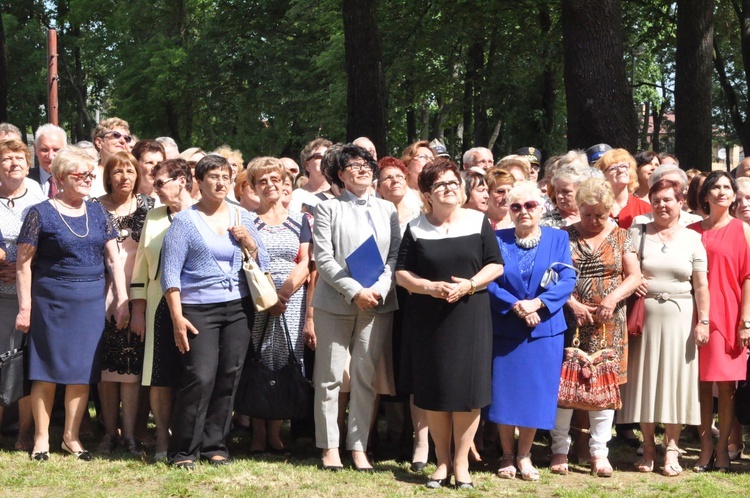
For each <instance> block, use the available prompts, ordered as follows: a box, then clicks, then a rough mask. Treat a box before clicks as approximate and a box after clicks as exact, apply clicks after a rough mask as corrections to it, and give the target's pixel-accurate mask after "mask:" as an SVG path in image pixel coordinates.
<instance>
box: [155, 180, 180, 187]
mask: <svg viewBox="0 0 750 498" xmlns="http://www.w3.org/2000/svg"><path fill="white" fill-rule="evenodd" d="M172 180H177V178H168V179H166V180H156V181H155V182H154V187H155V188H164V185H166V184H167V183H169V182H171V181H172Z"/></svg>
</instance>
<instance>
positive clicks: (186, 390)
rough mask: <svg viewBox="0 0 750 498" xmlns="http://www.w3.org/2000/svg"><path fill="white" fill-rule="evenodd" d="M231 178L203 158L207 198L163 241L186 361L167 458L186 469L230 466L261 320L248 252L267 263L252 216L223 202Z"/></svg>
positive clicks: (199, 171) (214, 159) (167, 288)
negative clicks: (245, 264)
mask: <svg viewBox="0 0 750 498" xmlns="http://www.w3.org/2000/svg"><path fill="white" fill-rule="evenodd" d="M231 175H232V170H231V169H230V167H229V163H228V162H227V161H226V159H224V158H223V157H221V156H218V155H208V156H206V157H204V158H203V159H201V161H200V162H199V163H198V164H197V165H196V167H195V179H196V181H197V182H198V185H199V187H200V191H201V200H200V201H198V203H196V204H195V205H193V207H192V208H190V209H187V210H185V211H181V212H180V213H179V214H178V215H177V216H175V218H174V221H173V222H172V226H171V227H170V228H169V231H168V232H167V235H166V236H165V238H164V248H163V252H162V265H163V273H162V278H161V285H162V288H163V289H164V295H165V299H166V301H167V304H168V306H169V312H170V315H171V316H172V322H173V324H174V336H175V343H176V344H177V348H178V349H179V350H180V352H181V353H182V361H183V372H182V376H181V379H180V385H179V387H178V389H177V392H176V399H175V405H174V413H175V417H174V420H173V423H172V438H171V439H170V443H169V461H170V463H171V464H173V465H175V466H176V467H180V468H184V469H188V470H189V469H193V468H194V467H195V463H194V462H195V461H196V460H197V459H199V458H204V459H207V460H208V461H209V462H210V463H211V464H212V465H226V464H228V463H229V453H228V451H227V447H226V444H225V441H226V437H227V434H228V433H229V425H230V420H231V416H232V406H233V405H234V395H235V392H236V390H237V384H238V382H239V379H240V373H241V371H242V365H243V364H244V361H245V355H246V354H247V349H248V345H249V344H250V332H249V331H250V330H251V329H252V327H253V320H254V316H255V312H254V307H253V303H252V298H251V297H250V292H249V289H248V287H247V282H246V280H245V276H244V273H243V272H242V271H241V269H242V251H243V248H244V249H245V250H247V251H249V252H250V254H251V255H252V257H254V258H257V260H258V262H259V264H260V266H261V268H264V269H265V268H267V267H268V263H269V258H268V253H267V252H266V249H265V247H263V243H262V242H261V239H260V237H259V235H258V232H257V231H256V230H255V226H254V224H253V221H252V219H251V218H250V216H249V214H248V213H247V212H246V211H240V210H239V209H238V208H235V207H232V206H229V205H228V204H227V203H226V202H225V201H224V199H225V197H226V195H227V192H228V191H229V188H230V186H231ZM238 222H239V223H238Z"/></svg>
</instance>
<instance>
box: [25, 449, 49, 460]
mask: <svg viewBox="0 0 750 498" xmlns="http://www.w3.org/2000/svg"><path fill="white" fill-rule="evenodd" d="M29 458H31V459H32V460H36V461H37V462H46V461H47V460H49V451H35V452H34V453H32V454H31V455H29Z"/></svg>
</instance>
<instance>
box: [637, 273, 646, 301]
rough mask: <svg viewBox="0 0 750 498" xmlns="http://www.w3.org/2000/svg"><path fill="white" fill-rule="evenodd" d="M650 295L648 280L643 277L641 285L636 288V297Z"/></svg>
mask: <svg viewBox="0 0 750 498" xmlns="http://www.w3.org/2000/svg"><path fill="white" fill-rule="evenodd" d="M647 293H648V280H646V279H645V278H643V276H641V283H640V284H639V285H638V287H636V288H635V295H636V296H638V297H643V296H645V295H646V294H647Z"/></svg>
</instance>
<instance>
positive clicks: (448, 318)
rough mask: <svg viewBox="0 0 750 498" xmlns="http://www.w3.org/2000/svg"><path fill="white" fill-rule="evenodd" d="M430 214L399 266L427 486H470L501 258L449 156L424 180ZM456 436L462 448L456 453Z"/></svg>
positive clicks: (409, 236)
mask: <svg viewBox="0 0 750 498" xmlns="http://www.w3.org/2000/svg"><path fill="white" fill-rule="evenodd" d="M419 190H420V191H421V193H422V197H423V199H424V203H425V210H426V211H427V212H426V214H423V215H421V216H420V217H419V218H417V219H416V220H414V221H412V222H410V223H409V227H408V228H407V229H406V233H405V234H404V238H403V241H402V244H401V249H400V251H399V258H398V263H397V265H396V270H397V271H396V280H397V282H398V284H399V285H400V286H402V287H404V288H405V289H406V290H408V291H409V292H410V293H411V294H410V296H409V300H408V303H407V306H406V307H405V316H404V333H405V334H407V335H408V336H409V337H410V339H409V340H410V347H409V350H410V354H411V361H410V364H411V368H412V371H411V372H406V373H405V374H406V375H411V377H412V381H411V385H412V386H413V391H414V404H415V405H417V406H418V407H420V408H423V409H425V410H427V423H428V426H429V429H430V434H431V435H432V438H433V440H434V441H435V453H436V455H437V469H436V470H435V473H434V474H433V475H432V476H431V477H430V480H429V481H428V482H427V487H428V488H439V487H442V486H445V485H447V484H449V483H450V475H451V472H453V473H454V474H455V475H456V487H458V488H463V489H470V488H471V487H472V484H471V476H470V475H469V460H468V455H469V448H470V447H471V442H472V440H473V438H474V433H475V432H476V430H477V426H478V425H479V410H480V409H481V408H482V407H484V406H486V405H488V404H489V403H490V401H491V397H492V396H491V395H492V385H491V380H490V365H491V362H492V322H491V318H490V308H489V299H488V296H487V293H486V291H485V287H486V285H487V284H488V283H489V282H491V281H492V280H494V279H495V278H497V277H499V276H500V275H501V274H502V271H503V267H502V263H503V261H502V257H501V256H500V250H499V248H498V245H497V240H495V235H494V233H493V232H492V228H491V226H490V224H489V221H488V220H487V218H486V216H484V215H483V214H482V213H480V212H478V211H473V210H469V209H461V205H462V204H463V190H462V188H461V177H460V174H459V171H458V167H457V166H456V165H455V163H453V162H452V161H450V160H449V159H445V158H438V159H435V160H434V161H433V162H431V163H429V164H427V165H426V166H425V168H424V169H423V170H422V172H421V173H420V175H419ZM451 434H452V435H453V440H454V444H455V451H454V453H453V454H451Z"/></svg>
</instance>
